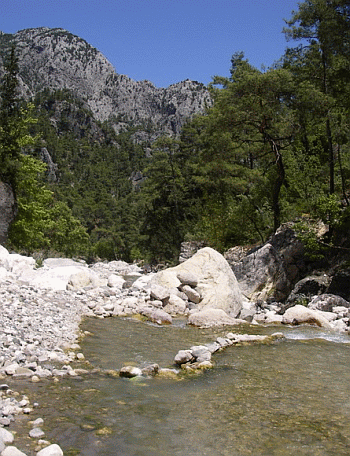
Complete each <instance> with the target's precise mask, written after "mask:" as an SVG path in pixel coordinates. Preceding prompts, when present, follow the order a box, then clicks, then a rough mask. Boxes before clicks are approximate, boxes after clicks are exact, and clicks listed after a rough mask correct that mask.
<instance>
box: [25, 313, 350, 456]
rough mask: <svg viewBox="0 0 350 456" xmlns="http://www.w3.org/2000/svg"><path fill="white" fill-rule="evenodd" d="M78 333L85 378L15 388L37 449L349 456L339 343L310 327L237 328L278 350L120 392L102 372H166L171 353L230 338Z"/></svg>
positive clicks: (349, 408) (346, 367)
mask: <svg viewBox="0 0 350 456" xmlns="http://www.w3.org/2000/svg"><path fill="white" fill-rule="evenodd" d="M247 328H248V330H247ZM82 329H83V330H84V331H87V332H88V333H87V335H86V337H85V338H84V339H83V341H82V343H81V347H82V351H83V353H84V355H85V358H86V360H87V361H89V363H90V369H91V368H98V370H97V371H96V372H95V373H90V374H88V375H83V376H80V377H78V378H67V379H63V380H60V382H58V383H54V382H53V381H52V380H48V381H42V382H40V383H37V384H30V385H29V386H27V385H28V384H27V383H25V382H23V383H22V384H21V385H18V387H20V388H21V389H22V390H25V391H26V392H27V393H28V395H29V396H30V397H31V398H34V400H37V401H38V402H39V408H38V409H37V411H36V412H35V414H33V419H35V418H36V417H37V416H41V417H43V418H44V422H45V423H44V430H45V432H46V438H48V439H49V440H50V441H52V442H55V443H58V444H59V445H60V446H61V448H62V449H63V451H64V454H65V456H74V455H82V456H114V455H115V456H151V455H158V456H170V455H171V456H206V455H210V456H248V455H254V456H265V455H266V456H292V455H293V456H294V455H298V456H302V455H305V456H306V455H307V456H310V455H312V456H342V455H344V456H345V455H346V456H348V455H349V454H350V399H349V384H350V345H349V342H350V338H349V336H347V335H340V334H334V333H328V332H326V331H324V330H321V329H319V328H313V327H310V326H309V327H308V326H303V327H295V328H291V327H285V326H282V327H280V326H278V327H276V326H273V327H265V328H264V327H261V326H258V327H249V326H242V327H239V329H238V330H237V328H236V329H234V331H235V332H241V333H245V332H250V333H254V334H270V333H272V332H276V331H282V332H283V333H284V334H285V336H286V338H285V339H284V340H282V341H279V342H276V343H274V344H271V345H265V344H255V345H243V346H232V347H229V348H227V349H225V350H223V351H222V352H219V353H216V354H214V355H213V361H214V364H215V366H214V369H212V370H208V371H205V372H203V373H200V374H192V375H188V376H185V377H181V379H180V380H175V379H160V378H149V379H147V378H136V379H133V380H128V379H122V378H120V377H118V376H116V377H115V376H111V375H107V374H106V372H105V371H106V370H109V369H115V370H118V369H120V367H121V366H123V365H128V364H134V365H136V366H139V367H142V366H144V365H146V364H149V363H158V364H159V365H160V366H161V367H173V366H172V363H173V359H174V356H175V354H176V353H177V351H178V350H179V349H186V348H189V347H190V346H191V345H194V344H201V343H206V342H212V341H214V340H215V338H216V337H217V336H219V335H223V334H225V333H227V332H228V331H229V330H232V328H225V330H224V331H223V330H202V329H198V328H197V329H196V328H190V327H187V326H186V325H185V324H184V322H183V321H182V320H178V321H176V322H175V324H174V325H172V326H167V327H159V326H157V325H152V324H149V323H145V322H140V321H136V320H133V319H120V318H110V319H104V320H99V319H86V320H85V321H84V322H83V324H82ZM17 441H18V440H17ZM22 444H23V445H27V444H28V445H30V444H29V443H28V442H27V441H25V440H23V441H22ZM29 451H30V450H29V447H28V454H29V455H30V452H29ZM33 454H35V453H33Z"/></svg>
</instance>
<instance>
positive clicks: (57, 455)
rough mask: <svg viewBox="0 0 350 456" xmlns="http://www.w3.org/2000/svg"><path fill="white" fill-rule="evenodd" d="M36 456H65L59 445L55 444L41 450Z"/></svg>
mask: <svg viewBox="0 0 350 456" xmlns="http://www.w3.org/2000/svg"><path fill="white" fill-rule="evenodd" d="M36 456H63V451H62V450H61V448H60V447H59V446H58V445H56V444H53V445H49V446H47V447H45V448H43V449H42V450H40V451H39V452H38V453H37V454H36Z"/></svg>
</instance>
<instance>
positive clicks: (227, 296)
mask: <svg viewBox="0 0 350 456" xmlns="http://www.w3.org/2000/svg"><path fill="white" fill-rule="evenodd" d="M183 271H184V272H188V273H191V274H193V275H195V276H196V277H197V278H198V284H197V287H196V290H197V291H198V292H199V294H200V295H201V297H202V300H201V302H200V303H199V304H198V305H197V308H198V309H210V308H213V309H222V310H223V311H225V312H226V313H227V314H228V315H229V316H231V317H236V316H237V315H238V314H239V312H240V310H241V307H242V301H243V296H242V293H241V291H240V289H239V285H238V282H237V280H236V277H235V275H234V273H233V272H232V269H231V268H230V266H229V264H228V263H227V261H226V260H225V258H224V257H223V256H222V255H221V254H220V253H219V252H217V251H216V250H214V249H212V248H210V247H205V248H204V249H201V250H199V251H198V252H197V253H196V254H195V255H193V257H192V258H190V259H188V260H187V261H185V262H184V263H181V264H179V265H178V266H175V267H173V268H168V269H165V270H164V271H160V272H158V273H157V274H155V275H154V277H153V278H152V280H151V283H157V284H159V285H162V286H163V287H167V288H177V287H179V286H180V285H181V282H180V280H179V279H178V277H177V274H178V273H180V272H183Z"/></svg>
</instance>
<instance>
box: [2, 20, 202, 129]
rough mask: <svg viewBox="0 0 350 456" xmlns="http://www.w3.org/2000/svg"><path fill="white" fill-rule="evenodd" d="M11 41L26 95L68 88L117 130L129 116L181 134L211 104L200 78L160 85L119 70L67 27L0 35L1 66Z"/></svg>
mask: <svg viewBox="0 0 350 456" xmlns="http://www.w3.org/2000/svg"><path fill="white" fill-rule="evenodd" d="M11 43H16V47H17V52H18V57H19V67H20V79H21V90H22V94H23V95H24V96H25V97H27V98H29V97H31V96H34V95H35V94H37V93H38V92H40V91H42V90H44V89H50V90H58V89H69V90H70V91H72V92H74V94H75V96H77V97H79V99H81V100H82V101H83V102H84V103H85V105H86V107H87V108H88V109H89V110H91V112H92V113H93V115H94V117H95V118H96V119H97V120H99V121H106V120H108V121H110V122H111V124H112V125H113V127H114V128H115V130H116V131H120V130H121V129H123V126H124V125H125V124H126V123H128V124H130V122H131V123H132V124H133V125H140V124H146V123H148V124H151V126H152V128H153V129H154V130H155V131H157V130H159V131H160V132H161V133H162V134H177V133H179V131H180V129H181V127H182V125H183V123H184V121H185V120H186V119H188V118H189V117H191V116H192V115H193V114H195V113H198V112H203V111H204V109H205V106H206V105H210V104H211V99H210V95H209V92H208V90H207V89H206V88H205V86H204V85H203V84H200V83H198V82H194V81H190V80H186V81H182V82H179V83H177V84H173V85H171V86H170V87H168V88H157V87H155V86H154V85H153V84H152V83H151V82H149V81H134V80H133V79H131V78H129V77H128V76H125V75H122V74H118V73H116V71H115V69H114V67H113V66H112V64H111V63H110V62H109V61H108V60H107V59H106V58H105V57H104V56H103V55H102V54H101V52H99V51H98V50H97V49H95V48H94V47H92V46H90V45H89V44H88V43H87V42H86V41H85V40H83V39H81V38H79V37H77V36H75V35H72V34H71V33H69V32H68V31H66V30H63V29H50V28H45V27H44V28H37V29H26V30H21V31H19V32H17V33H15V34H13V35H9V34H2V35H0V72H1V68H2V59H3V57H4V55H5V53H6V49H8V47H9V45H10V44H11Z"/></svg>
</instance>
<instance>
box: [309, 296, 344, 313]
mask: <svg viewBox="0 0 350 456" xmlns="http://www.w3.org/2000/svg"><path fill="white" fill-rule="evenodd" d="M339 306H341V307H346V308H348V309H349V307H350V303H349V302H348V301H345V299H343V298H342V297H340V296H335V295H332V294H321V295H320V296H315V297H313V298H312V300H311V301H310V302H309V304H308V308H309V309H313V310H322V311H324V312H332V311H333V308H334V307H339Z"/></svg>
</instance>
